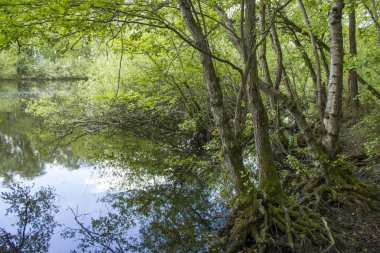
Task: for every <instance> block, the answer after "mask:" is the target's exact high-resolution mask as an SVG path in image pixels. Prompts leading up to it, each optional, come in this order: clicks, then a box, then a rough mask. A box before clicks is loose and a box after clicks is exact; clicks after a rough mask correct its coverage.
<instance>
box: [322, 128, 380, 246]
mask: <svg viewBox="0 0 380 253" xmlns="http://www.w3.org/2000/svg"><path fill="white" fill-rule="evenodd" d="M341 133H342V135H341V147H342V153H343V154H344V155H345V156H347V157H349V159H350V160H351V162H352V164H353V165H354V168H355V171H354V174H355V176H356V177H357V178H358V179H360V180H363V181H365V182H367V183H370V184H374V185H377V186H379V185H380V155H377V156H373V157H368V156H367V155H366V153H365V148H364V139H363V138H362V136H361V135H358V134H357V133H355V131H353V128H352V127H351V126H347V125H345V126H343V128H342V131H341ZM379 198H380V195H379ZM378 200H379V199H378ZM322 215H323V216H325V217H326V219H327V221H328V223H329V225H330V227H331V228H332V230H333V231H334V234H335V236H336V239H337V241H338V242H337V249H338V250H337V251H336V252H347V253H348V252H350V253H351V252H352V253H356V252H357V253H359V252H360V253H362V252H363V253H364V252H366V253H379V252H380V211H379V210H373V209H371V208H369V207H367V206H363V205H359V204H358V205H352V206H344V207H328V208H327V209H325V210H323V211H322ZM328 252H334V251H328Z"/></svg>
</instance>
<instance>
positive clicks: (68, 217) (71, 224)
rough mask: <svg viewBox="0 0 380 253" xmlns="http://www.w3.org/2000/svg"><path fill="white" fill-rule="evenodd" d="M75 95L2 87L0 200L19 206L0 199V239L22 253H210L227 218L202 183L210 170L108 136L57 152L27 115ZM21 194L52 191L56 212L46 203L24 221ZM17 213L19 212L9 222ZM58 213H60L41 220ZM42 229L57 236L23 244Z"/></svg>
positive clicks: (65, 86) (156, 145)
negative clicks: (36, 105) (45, 101)
mask: <svg viewBox="0 0 380 253" xmlns="http://www.w3.org/2000/svg"><path fill="white" fill-rule="evenodd" d="M74 85H76V84H75V83H59V82H55V83H39V82H4V81H3V82H1V83H0V183H1V184H0V192H5V193H8V196H9V198H10V199H12V200H11V201H10V200H9V198H8V201H6V199H4V194H3V198H2V199H1V198H0V228H1V229H2V230H0V235H1V233H3V234H4V233H8V235H9V236H10V238H13V239H12V240H13V242H16V243H15V244H17V243H19V244H20V243H21V244H23V245H22V246H23V247H24V249H28V248H27V246H26V245H27V244H33V243H34V244H35V245H34V246H33V245H29V246H28V247H29V249H34V250H37V252H55V253H57V252H70V251H72V252H75V251H77V252H204V251H210V250H211V248H212V245H211V244H210V242H211V241H212V240H210V238H212V236H213V234H214V233H215V231H216V230H217V228H218V227H220V225H221V224H222V223H223V222H224V214H225V212H226V209H225V208H224V207H223V205H221V204H219V202H220V199H219V194H218V193H217V192H218V191H217V190H215V189H213V188H212V187H210V184H209V182H208V180H207V179H206V178H207V177H205V176H204V175H203V174H202V173H203V172H204V171H205V170H204V169H202V168H200V167H194V166H195V165H194V164H195V162H194V161H191V159H190V162H189V157H184V158H182V157H181V155H179V154H176V153H175V152H174V151H172V150H170V147H167V146H165V145H164V144H163V143H161V142H160V141H157V140H154V141H153V140H146V139H145V140H142V139H139V138H137V137H136V136H134V135H133V134H131V133H125V132H120V131H119V132H118V131H111V130H110V131H103V132H100V133H96V134H92V135H89V136H84V137H82V138H80V139H78V140H77V141H75V142H73V143H70V144H68V145H63V146H56V143H57V142H53V141H52V140H51V139H50V140H49V136H50V135H49V132H48V131H49V130H46V129H44V128H43V127H41V126H43V122H41V119H38V118H36V117H33V116H31V115H29V114H27V113H26V112H25V108H26V107H27V104H28V103H29V101H30V100H31V99H36V98H39V97H40V96H42V95H44V94H50V95H54V96H58V97H59V96H60V94H67V93H70V90H71V87H72V86H74ZM41 123H42V124H41ZM50 131H51V130H50ZM196 166H198V165H196ZM15 183H17V184H18V186H15ZM28 186H29V187H30V188H26V187H28ZM17 187H18V188H17ZM41 187H44V188H43V189H42V190H41ZM48 187H51V188H52V189H50V188H48ZM15 191H16V192H17V191H18V192H22V193H25V192H28V191H29V192H30V193H29V196H32V195H33V194H34V193H38V191H39V192H45V193H47V192H50V191H51V193H52V195H49V194H45V195H43V196H45V197H46V198H49V201H50V200H51V202H49V203H50V204H51V205H48V204H46V203H48V202H46V203H45V202H43V203H45V204H46V205H44V204H41V210H42V211H41V210H40V209H38V210H40V211H39V213H38V214H36V215H35V216H32V217H31V218H30V219H29V220H27V222H25V221H23V220H22V218H21V221H20V217H22V216H20V213H21V214H22V211H23V209H22V205H23V203H24V204H25V203H29V202H25V201H24V202H23V200H22V197H20V196H26V195H25V194H24V195H20V194H19V195H17V194H14V192H15ZM12 192H13V193H12ZM12 194H13V195H12ZM35 196H37V195H35ZM37 199H41V198H37ZM12 201H13V202H12ZM10 203H15V205H16V206H17V208H19V209H21V210H19V212H18V213H17V211H15V210H13V211H14V212H13V213H12V212H11V213H9V214H8V215H5V213H6V210H7V209H9V206H10ZM41 203H42V202H41ZM18 205H19V206H18ZM38 205H39V203H37V202H36V206H38ZM54 206H57V207H58V209H57V212H55V211H51V210H50V211H49V210H45V211H46V212H45V213H44V212H43V210H44V209H43V208H51V209H54ZM17 208H16V209H17ZM31 210H37V209H36V208H35V207H34V209H32V208H31V209H30V210H29V211H30V212H32V211H31ZM48 213H49V214H50V215H51V216H52V217H54V221H53V220H51V221H50V220H49V222H50V223H49V224H47V223H44V222H47V220H46V219H44V218H43V217H42V216H41V217H37V216H38V215H43V214H48ZM17 214H19V216H17ZM46 217H50V216H46ZM32 219H35V220H34V222H35V224H34V225H33V220H32ZM28 222H29V223H30V224H26V223H28ZM39 226H43V228H42V229H46V231H49V230H48V227H49V226H51V229H52V232H51V234H49V233H48V232H46V233H42V234H41V233H40V234H39V235H40V236H39V237H41V235H44V236H46V238H38V239H36V238H34V237H33V236H31V237H28V240H29V241H28V242H20V240H21V239H20V236H22V235H25V233H26V234H27V233H28V232H29V234H30V235H32V234H33V229H35V230H41V227H39ZM23 228H25V229H24V231H23ZM25 231H26V232H25ZM23 233H24V234H23ZM17 234H18V236H19V237H17ZM20 234H21V235H20ZM11 235H12V236H13V237H11ZM42 237H43V236H42ZM4 238H5V237H3V239H4ZM31 238H32V239H31ZM33 238H34V239H33ZM33 240H36V242H32V241H33ZM38 240H40V241H41V240H42V241H43V242H40V241H38ZM21 241H22V240H21ZM3 243H4V242H3ZM39 243H40V244H39ZM44 243H45V245H48V249H46V250H45V249H44V248H43V247H42V246H41V245H43V244H44ZM38 245H40V246H38ZM0 247H1V244H0ZM33 247H34V248H33ZM38 247H40V248H38ZM0 250H1V248H0ZM23 252H28V251H27V250H26V251H23Z"/></svg>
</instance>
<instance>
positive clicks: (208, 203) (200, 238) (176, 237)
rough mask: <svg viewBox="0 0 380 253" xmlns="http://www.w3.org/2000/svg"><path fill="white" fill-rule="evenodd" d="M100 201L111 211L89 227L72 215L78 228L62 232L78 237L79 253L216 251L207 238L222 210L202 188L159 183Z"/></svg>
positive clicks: (115, 194)
mask: <svg viewBox="0 0 380 253" xmlns="http://www.w3.org/2000/svg"><path fill="white" fill-rule="evenodd" d="M101 201H102V202H103V203H106V204H108V206H110V207H112V209H110V211H109V212H107V213H106V214H103V215H101V216H100V217H98V218H95V219H94V218H93V217H92V219H91V222H90V223H89V225H85V221H86V219H89V217H86V216H85V215H80V214H79V213H77V212H73V214H74V216H75V219H76V222H77V226H76V227H74V228H69V229H67V230H66V232H65V233H64V236H66V237H69V238H77V239H80V245H79V246H78V249H79V250H80V252H206V251H207V252H219V251H217V249H213V248H212V245H211V244H210V241H212V240H210V239H211V238H212V235H213V234H214V233H215V231H216V229H217V228H218V227H219V226H220V225H221V223H223V222H224V218H223V216H222V214H223V213H224V212H225V211H226V210H224V208H223V207H222V206H218V205H216V204H215V203H213V201H212V199H211V198H210V191H209V190H206V188H205V186H204V185H202V184H198V185H196V184H188V183H185V182H182V183H174V184H160V185H155V186H151V187H148V188H145V189H135V190H130V191H123V192H118V193H109V194H107V195H106V196H105V197H103V198H102V199H101Z"/></svg>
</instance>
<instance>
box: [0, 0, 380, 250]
mask: <svg viewBox="0 0 380 253" xmlns="http://www.w3.org/2000/svg"><path fill="white" fill-rule="evenodd" d="M0 13H1V15H0V29H1V34H0V47H1V51H0V57H1V61H0V77H1V78H2V79H37V80H38V79H41V80H42V79H66V80H67V79H69V80H70V79H73V80H74V79H78V80H79V83H80V85H79V86H78V88H76V89H75V91H74V94H70V95H68V96H67V97H66V98H65V99H64V100H63V101H60V102H61V103H63V104H64V106H57V104H56V103H55V99H56V98H55V97H54V96H46V97H44V98H42V99H38V100H35V101H33V103H30V104H29V105H28V108H27V111H28V112H29V113H30V114H32V115H35V116H36V117H42V118H44V120H45V127H48V128H51V129H55V131H54V132H55V138H56V139H57V140H59V143H60V144H61V145H64V144H65V143H70V142H72V141H74V140H77V139H78V138H80V137H81V136H84V135H89V134H94V133H96V132H101V131H107V130H108V129H114V130H115V129H116V130H118V131H125V132H129V133H133V134H134V135H136V136H139V137H140V138H148V139H154V140H157V141H161V142H163V143H166V144H169V145H170V146H171V148H172V149H174V150H179V151H180V152H181V153H185V154H188V155H189V157H191V159H192V160H194V161H205V160H207V161H209V162H212V163H213V164H214V163H215V164H217V166H213V167H212V170H213V172H215V171H217V174H218V176H217V177H214V179H213V180H214V182H223V185H224V187H225V189H223V190H224V192H225V199H226V201H227V202H228V205H229V207H230V208H231V215H230V218H229V220H228V222H227V224H226V225H225V226H224V227H223V228H221V229H220V233H219V234H218V236H217V238H218V239H217V241H218V245H220V247H222V249H223V251H228V252H335V251H336V252H376V248H379V247H380V245H379V237H378V236H379V234H378V232H377V231H376V224H377V225H378V224H379V217H380V215H379V208H380V205H379V197H378V196H379V189H378V185H377V183H378V182H379V159H380V156H379V155H380V135H379V134H380V113H379V108H380V84H379V78H380V19H379V15H380V3H379V2H378V1H375V0H348V1H343V0H318V1H310V0H298V1H296V0H293V1H292V0H287V1H264V0H262V1H255V0H241V1H237V0H226V1H214V0H213V1H202V0H177V1H173V0H168V1H153V0H152V1H145V0H130V1H118V0H115V1H106V0H103V1H98V0H96V1H84V0H83V1H68V0H61V1H58V0H57V1H33V0H25V1H16V0H9V1H0ZM209 169H210V168H209ZM210 173H211V172H210ZM213 175H214V174H213ZM353 210H355V212H356V211H357V210H359V211H358V212H357V213H355V215H357V216H355V215H353V214H352V213H354V212H353ZM337 217H339V218H337ZM337 221H339V222H337ZM350 223H352V224H351V225H350V226H351V227H349V228H347V226H346V227H344V225H347V224H350ZM356 223H363V226H362V227H359V226H358V224H356ZM342 224H343V225H342ZM352 231H354V232H355V235H352V234H350V233H352Z"/></svg>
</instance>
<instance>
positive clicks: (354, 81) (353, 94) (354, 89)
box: [348, 1, 359, 111]
mask: <svg viewBox="0 0 380 253" xmlns="http://www.w3.org/2000/svg"><path fill="white" fill-rule="evenodd" d="M351 4H353V1H351ZM351 8H352V10H351V12H350V13H349V14H348V31H349V35H348V37H349V42H350V57H355V56H356V54H357V49H356V17H355V8H353V6H351ZM348 90H349V92H350V94H349V100H348V101H349V105H350V107H351V109H353V110H354V111H357V110H358V109H359V101H358V99H357V95H358V93H359V89H358V74H357V72H356V69H355V68H351V69H350V70H349V72H348Z"/></svg>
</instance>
